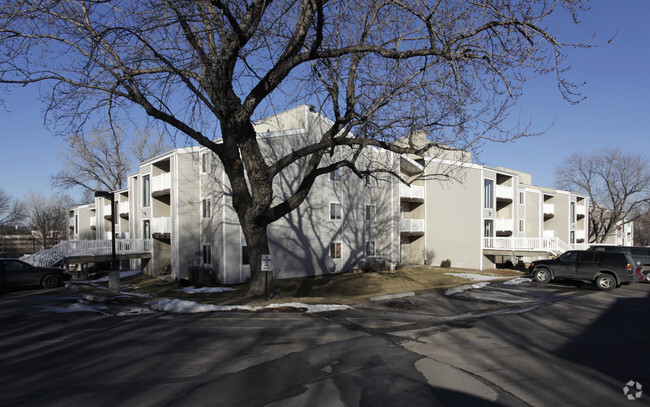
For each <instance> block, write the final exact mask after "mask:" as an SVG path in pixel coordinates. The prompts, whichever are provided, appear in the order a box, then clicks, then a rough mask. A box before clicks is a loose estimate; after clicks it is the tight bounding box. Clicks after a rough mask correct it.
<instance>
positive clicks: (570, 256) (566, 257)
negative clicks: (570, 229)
mask: <svg viewBox="0 0 650 407" xmlns="http://www.w3.org/2000/svg"><path fill="white" fill-rule="evenodd" d="M577 258H578V252H566V253H564V254H563V255H561V256H560V260H562V261H569V262H575V261H576V259H577Z"/></svg>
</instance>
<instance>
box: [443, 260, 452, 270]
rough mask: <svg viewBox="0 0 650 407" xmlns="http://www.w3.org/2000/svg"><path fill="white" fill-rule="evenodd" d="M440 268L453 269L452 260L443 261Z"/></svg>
mask: <svg viewBox="0 0 650 407" xmlns="http://www.w3.org/2000/svg"><path fill="white" fill-rule="evenodd" d="M440 267H442V268H445V269H448V268H450V267H451V260H449V259H447V260H443V261H442V262H440Z"/></svg>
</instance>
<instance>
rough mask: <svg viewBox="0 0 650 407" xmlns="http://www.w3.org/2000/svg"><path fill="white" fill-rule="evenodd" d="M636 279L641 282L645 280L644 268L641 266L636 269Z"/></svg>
mask: <svg viewBox="0 0 650 407" xmlns="http://www.w3.org/2000/svg"><path fill="white" fill-rule="evenodd" d="M636 277H637V279H638V280H639V281H644V280H645V274H643V268H641V266H639V267H637V268H636Z"/></svg>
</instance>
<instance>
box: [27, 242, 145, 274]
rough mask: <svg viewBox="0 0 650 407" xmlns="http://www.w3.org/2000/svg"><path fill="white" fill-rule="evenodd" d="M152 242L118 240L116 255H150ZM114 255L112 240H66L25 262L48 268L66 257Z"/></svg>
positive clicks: (30, 257) (37, 253) (28, 258)
mask: <svg viewBox="0 0 650 407" xmlns="http://www.w3.org/2000/svg"><path fill="white" fill-rule="evenodd" d="M151 247H152V243H151V240H143V239H116V240H115V253H116V254H130V253H148V252H151ZM110 254H112V242H111V240H64V241H62V242H59V243H58V244H56V245H55V246H52V247H50V248H49V249H46V250H41V251H39V252H36V253H34V254H32V255H29V256H23V258H22V259H23V260H24V261H26V262H28V263H30V264H33V265H35V266H41V267H47V266H51V265H53V264H56V263H58V262H59V261H61V260H63V259H64V258H66V257H74V256H100V255H110Z"/></svg>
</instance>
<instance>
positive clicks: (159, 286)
mask: <svg viewBox="0 0 650 407" xmlns="http://www.w3.org/2000/svg"><path fill="white" fill-rule="evenodd" d="M445 273H474V274H477V273H478V274H485V275H491V276H503V277H504V278H511V277H516V276H520V275H522V274H523V273H521V272H519V271H515V270H505V269H493V270H488V271H482V272H478V271H475V270H466V269H456V268H440V267H431V266H414V267H406V268H404V269H401V270H396V271H385V272H367V273H341V274H330V275H323V276H313V277H300V278H289V279H282V280H275V281H274V284H275V290H276V294H275V296H273V298H270V299H269V300H265V299H258V298H250V297H247V296H246V293H247V292H248V284H239V285H234V286H232V288H234V289H235V291H229V292H223V293H200V294H187V293H184V292H182V291H180V289H181V287H179V285H178V284H176V283H175V282H172V281H170V280H169V279H164V278H156V277H148V276H142V275H138V276H134V277H128V278H124V279H122V290H123V291H131V292H138V293H142V294H148V295H151V296H152V297H154V298H163V297H166V298H169V297H171V298H180V299H185V300H191V301H197V302H200V303H205V304H219V305H247V304H248V305H263V304H268V303H286V302H302V303H306V304H348V305H353V304H358V303H362V302H367V301H369V300H370V298H371V297H374V296H380V295H387V294H397V293H404V292H411V291H413V292H415V293H422V292H427V291H431V290H435V289H440V288H448V287H454V286H457V285H461V284H468V283H469V282H470V281H469V280H466V279H463V278H459V277H456V276H449V275H446V274H445Z"/></svg>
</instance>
